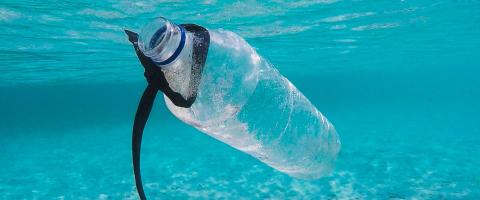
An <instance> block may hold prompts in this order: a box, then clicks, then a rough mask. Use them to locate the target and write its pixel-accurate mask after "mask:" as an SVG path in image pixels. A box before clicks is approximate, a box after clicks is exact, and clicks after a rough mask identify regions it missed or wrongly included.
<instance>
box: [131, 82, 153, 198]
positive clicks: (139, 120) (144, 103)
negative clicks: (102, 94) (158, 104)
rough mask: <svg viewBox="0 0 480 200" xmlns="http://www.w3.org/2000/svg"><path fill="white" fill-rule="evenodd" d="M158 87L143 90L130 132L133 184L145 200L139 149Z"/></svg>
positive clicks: (148, 87) (150, 86)
mask: <svg viewBox="0 0 480 200" xmlns="http://www.w3.org/2000/svg"><path fill="white" fill-rule="evenodd" d="M157 92H158V89H157V88H155V87H154V86H152V85H150V84H149V85H148V86H147V88H145V91H144V92H143V95H142V98H141V99H140V103H139V104H138V108H137V113H136V114H135V121H134V122H133V134H132V154H133V173H134V175H135V185H136V186H137V191H138V195H139V196H140V199H141V200H145V199H146V197H145V192H144V191H143V186H142V176H141V174H140V150H141V147H142V136H143V129H144V128H145V125H146V124H147V120H148V117H149V116H150V111H151V110H152V107H153V102H154V101H155V97H156V96H157Z"/></svg>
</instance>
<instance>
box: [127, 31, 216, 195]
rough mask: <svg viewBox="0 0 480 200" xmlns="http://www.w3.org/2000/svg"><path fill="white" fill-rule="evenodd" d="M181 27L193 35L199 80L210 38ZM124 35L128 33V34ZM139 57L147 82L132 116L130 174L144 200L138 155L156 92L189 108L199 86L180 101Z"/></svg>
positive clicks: (158, 73) (159, 74) (194, 73)
mask: <svg viewBox="0 0 480 200" xmlns="http://www.w3.org/2000/svg"><path fill="white" fill-rule="evenodd" d="M181 26H183V27H184V28H185V29H186V30H187V31H189V32H192V33H193V34H194V35H195V37H194V40H193V55H192V57H193V59H194V66H192V76H198V77H201V73H202V71H203V67H204V65H205V61H206V59H207V53H208V46H209V43H210V35H209V33H208V31H207V29H205V28H203V27H201V26H198V25H195V24H184V25H181ZM127 34H131V33H128V32H127ZM129 36H130V35H129ZM139 53H140V52H139V51H138V50H137V55H138V54H139ZM140 54H141V53H140ZM138 56H139V58H140V61H141V62H142V64H143V65H144V67H145V77H146V78H147V80H148V82H149V84H148V86H147V88H146V89H145V91H144V92H143V95H142V98H141V99H140V103H139V104H138V108H137V113H136V114H135V121H134V122H133V133H132V156H133V173H134V176H135V185H136V187H137V192H138V195H139V197H140V199H141V200H146V196H145V192H144V190H143V184H142V176H141V172H140V151H141V146H142V136H143V129H144V128H145V125H146V124H147V120H148V117H149V116H150V111H151V110H152V107H153V102H154V101H155V97H156V95H157V92H158V90H162V92H164V93H165V94H166V95H167V96H168V97H169V98H170V100H172V102H173V103H174V104H175V105H177V106H181V107H186V108H188V107H190V106H191V105H192V104H193V102H194V101H195V98H196V96H197V95H196V93H197V88H198V85H196V86H195V92H194V96H193V97H192V98H189V99H187V100H185V99H183V97H181V95H180V94H178V93H176V92H173V91H171V88H170V87H168V83H167V84H166V83H164V79H165V77H164V74H163V72H161V70H156V71H155V69H153V67H147V66H145V64H144V59H143V60H142V56H144V55H143V54H141V55H138ZM199 82H200V81H198V82H197V83H198V84H199Z"/></svg>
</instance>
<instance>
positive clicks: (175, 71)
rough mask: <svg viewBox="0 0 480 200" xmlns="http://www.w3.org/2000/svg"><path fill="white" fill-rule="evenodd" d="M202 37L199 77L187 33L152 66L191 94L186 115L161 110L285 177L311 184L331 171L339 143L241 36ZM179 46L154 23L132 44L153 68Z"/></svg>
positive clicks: (170, 26)
mask: <svg viewBox="0 0 480 200" xmlns="http://www.w3.org/2000/svg"><path fill="white" fill-rule="evenodd" d="M159 29H162V31H161V32H163V33H162V34H163V35H161V36H159V35H158V33H159V31H158V30H159ZM163 29H165V30H163ZM208 31H209V34H210V46H209V49H208V55H207V61H206V64H205V67H204V69H203V73H201V77H198V78H192V76H193V75H192V74H191V73H192V72H191V71H192V70H191V63H192V58H191V54H192V40H193V37H194V36H193V35H192V34H189V33H187V34H186V41H185V46H184V48H183V50H182V52H181V53H180V54H179V56H178V58H177V59H175V61H173V62H172V63H170V64H167V65H161V66H159V67H161V69H162V71H163V72H164V73H165V77H166V78H167V81H168V82H169V84H170V87H171V88H172V89H173V90H175V91H176V92H179V93H180V94H182V96H184V97H185V98H188V97H189V96H191V95H192V93H195V92H196V93H197V98H196V100H195V102H194V103H193V105H192V106H191V107H190V108H181V107H177V106H175V105H174V104H173V103H172V102H171V101H170V99H169V98H165V102H166V105H167V107H168V109H169V110H170V111H171V112H172V113H173V114H174V115H175V116H176V117H177V118H179V119H180V120H182V121H184V122H185V123H187V124H190V125H191V126H193V127H195V128H197V129H198V130H200V131H202V132H204V133H206V134H208V135H210V136H212V137H214V138H216V139H218V140H220V141H222V142H224V143H227V144H228V145H230V146H232V147H234V148H236V149H238V150H240V151H243V152H245V153H247V154H250V155H252V156H253V157H255V158H257V159H259V160H260V161H262V162H264V163H266V164H267V165H269V166H271V167H273V168H275V169H277V170H279V171H281V172H284V173H287V174H289V175H291V176H293V177H297V178H304V179H315V178H319V177H321V176H323V175H326V174H328V173H329V172H331V170H332V168H333V165H334V162H335V159H336V156H337V154H338V152H339V150H340V141H339V138H338V136H337V133H336V131H335V129H334V127H333V125H332V124H331V123H330V122H329V121H328V120H327V118H325V117H324V116H323V115H322V114H321V113H320V112H319V111H318V110H317V108H315V106H314V105H313V104H312V103H311V102H310V101H309V100H308V99H307V98H306V97H305V96H304V95H303V94H302V93H301V92H300V91H299V90H298V89H297V88H296V87H295V86H294V85H293V84H292V83H291V82H290V81H289V80H288V79H287V78H285V77H283V76H282V75H281V74H280V73H279V72H278V70H277V69H275V68H274V67H273V66H272V65H271V64H270V63H269V62H268V61H267V60H265V59H264V58H263V57H261V56H260V55H258V54H257V53H256V52H255V50H254V49H253V48H252V47H251V46H250V45H249V44H248V43H247V42H246V41H245V40H244V39H243V38H242V37H240V36H238V35H237V34H235V33H233V32H230V31H225V30H208ZM155 33H157V35H156V36H154V34H155ZM152 37H155V38H153V39H154V40H152ZM180 40H181V39H180V27H179V26H178V25H176V24H174V23H171V22H170V21H168V20H166V19H164V18H157V19H156V20H154V21H153V22H151V23H150V24H148V25H147V26H146V27H144V28H143V30H142V32H141V33H140V41H139V45H140V49H141V50H142V52H143V53H144V54H145V55H147V56H149V57H150V58H152V60H154V61H157V62H160V61H161V60H164V59H166V58H168V57H169V56H171V55H172V54H173V52H174V51H175V49H176V48H177V46H178V44H179V41H180ZM146 41H148V42H146Z"/></svg>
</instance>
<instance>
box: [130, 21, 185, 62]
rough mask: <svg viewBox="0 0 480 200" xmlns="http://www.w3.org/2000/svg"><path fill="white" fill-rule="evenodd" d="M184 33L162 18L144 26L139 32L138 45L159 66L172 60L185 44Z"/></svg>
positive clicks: (181, 28) (181, 29)
mask: <svg viewBox="0 0 480 200" xmlns="http://www.w3.org/2000/svg"><path fill="white" fill-rule="evenodd" d="M185 41H186V33H185V30H184V29H183V27H180V26H178V25H176V24H174V23H171V22H170V21H168V20H166V19H164V18H158V19H156V20H155V21H154V22H152V23H150V24H148V25H147V26H145V27H144V28H143V29H142V31H141V33H140V40H139V47H140V50H141V51H142V52H143V54H145V55H146V56H147V57H150V58H151V59H152V60H153V61H154V62H155V63H156V64H157V65H158V66H159V67H162V66H163V65H168V64H170V63H171V62H173V61H174V60H175V59H176V57H177V56H178V55H179V54H180V52H181V51H182V49H183V47H184V46H185Z"/></svg>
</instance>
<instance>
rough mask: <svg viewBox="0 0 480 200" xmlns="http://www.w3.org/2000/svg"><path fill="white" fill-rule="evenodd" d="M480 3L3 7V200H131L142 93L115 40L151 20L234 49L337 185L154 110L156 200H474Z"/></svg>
mask: <svg viewBox="0 0 480 200" xmlns="http://www.w3.org/2000/svg"><path fill="white" fill-rule="evenodd" d="M479 10H480V1H476V0H456V1H455V0H451V1H447V0H445V1H440V0H437V1H410V0H401V1H397V0H394V1H373V0H356V1H341V0H312V1H306V0H304V1H284V0H275V1H271V2H263V1H238V2H236V1H215V0H205V1H190V2H184V1H170V0H166V1H153V0H142V1H123V0H122V1H113V0H109V1H52V0H46V1H41V2H40V1H33V0H2V1H1V2H0V40H1V41H2V44H1V45H0V164H1V168H0V169H1V173H0V199H136V198H137V196H136V191H135V187H134V181H133V172H132V166H131V152H130V149H131V147H130V143H131V141H130V139H131V127H132V124H133V117H134V113H135V109H136V106H137V103H138V100H139V98H140V95H141V93H142V92H143V89H144V87H145V80H144V79H143V71H142V68H141V66H140V64H139V62H138V60H137V58H136V56H135V55H134V52H133V50H132V47H131V46H130V45H129V43H128V41H127V39H126V36H125V35H124V33H123V29H125V28H128V29H131V30H135V31H138V30H140V28H141V27H142V25H143V24H145V23H147V22H148V21H150V20H151V19H152V18H154V17H158V16H165V17H167V18H169V19H171V20H172V21H174V22H177V23H197V24H201V25H203V26H205V27H207V28H212V29H216V28H223V29H226V30H231V31H234V32H236V33H238V34H239V35H241V36H242V37H244V38H245V39H246V40H247V41H248V42H249V43H250V44H251V45H252V46H253V47H255V49H256V50H257V51H258V52H259V53H260V54H261V55H263V56H264V57H265V58H267V59H268V60H269V61H270V62H271V63H272V64H273V65H275V67H276V68H278V69H279V71H280V72H281V73H282V74H283V75H284V76H286V77H288V78H289V80H291V81H292V82H293V83H294V84H295V85H296V86H297V88H299V89H300V90H301V91H302V92H303V93H304V94H305V96H307V97H308V98H309V99H310V100H311V101H312V103H313V104H315V105H316V106H317V108H318V109H319V110H320V111H321V112H322V113H323V114H325V115H326V116H327V117H328V118H329V120H330V121H331V122H332V123H333V124H334V125H335V127H336V129H337V131H338V133H339V135H340V137H341V141H342V150H341V152H340V154H339V156H338V159H337V164H336V168H335V171H334V172H333V173H332V174H331V175H330V176H327V177H325V178H322V179H319V180H314V181H305V180H300V179H294V178H291V177H289V176H288V175H285V174H283V173H281V172H278V171H275V170H274V169H272V168H270V167H268V166H266V165H264V164H262V163H261V162H260V161H258V160H256V159H254V158H252V157H251V156H248V155H246V154H244V153H241V152H239V151H238V150H235V149H233V148H231V147H229V146H228V145H225V144H223V143H221V142H219V141H217V140H215V139H213V138H211V137H209V136H207V135H205V134H203V133H200V132H199V131H197V130H196V129H194V128H192V127H189V126H187V125H185V124H183V123H182V122H180V121H179V120H177V119H176V118H175V117H173V115H172V114H170V113H169V112H168V110H167V109H166V107H165V105H164V102H163V101H162V100H161V99H157V101H156V104H155V107H154V110H153V112H152V116H151V118H150V120H149V123H148V124H147V128H146V130H145V134H144V140H143V142H144V143H143V146H142V147H143V149H142V173H143V174H142V175H143V179H144V184H145V190H146V194H147V196H148V197H149V198H150V199H480V127H479V126H480V117H479V116H478V113H480V103H479V102H480V79H479V78H478V76H479V75H480V60H479V58H480V50H479V47H480V37H479V36H480V13H479Z"/></svg>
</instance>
